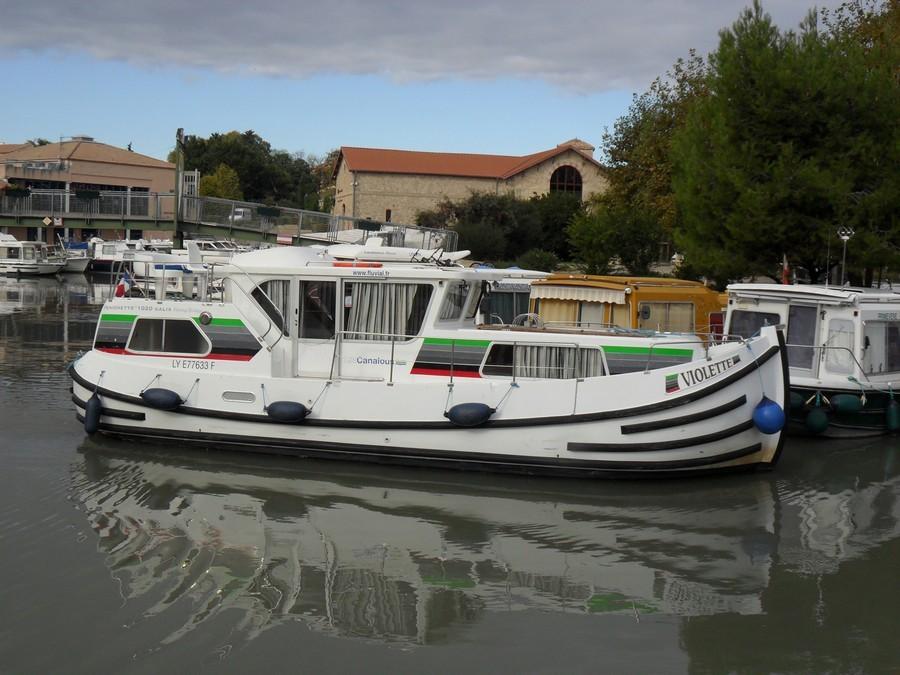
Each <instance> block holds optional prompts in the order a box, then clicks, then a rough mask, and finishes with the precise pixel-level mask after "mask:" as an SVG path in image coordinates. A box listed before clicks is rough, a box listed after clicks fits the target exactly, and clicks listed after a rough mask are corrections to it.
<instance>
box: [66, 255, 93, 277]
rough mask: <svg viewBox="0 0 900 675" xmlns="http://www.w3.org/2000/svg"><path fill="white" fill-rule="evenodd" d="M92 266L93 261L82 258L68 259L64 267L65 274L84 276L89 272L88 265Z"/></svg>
mask: <svg viewBox="0 0 900 675" xmlns="http://www.w3.org/2000/svg"><path fill="white" fill-rule="evenodd" d="M90 264H91V259H90V258H88V257H86V256H82V257H79V258H66V264H65V267H63V269H62V271H63V272H71V273H74V274H84V273H85V272H86V271H87V268H88V265H90Z"/></svg>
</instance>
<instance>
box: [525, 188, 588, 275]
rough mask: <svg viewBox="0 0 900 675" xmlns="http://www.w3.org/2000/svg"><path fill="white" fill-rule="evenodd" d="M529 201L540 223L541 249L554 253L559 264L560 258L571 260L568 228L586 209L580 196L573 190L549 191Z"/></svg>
mask: <svg viewBox="0 0 900 675" xmlns="http://www.w3.org/2000/svg"><path fill="white" fill-rule="evenodd" d="M529 201H530V202H531V205H532V207H533V208H534V210H535V215H536V217H537V219H538V222H539V223H540V236H539V241H540V249H541V250H544V251H547V252H550V253H552V254H553V255H554V256H555V258H556V261H557V264H558V263H559V260H571V258H572V247H571V245H570V243H569V237H568V236H567V234H566V228H567V227H568V226H569V224H570V223H571V222H572V220H573V219H574V218H575V216H576V215H577V214H579V213H581V212H582V211H583V210H584V205H583V204H582V202H581V199H580V198H579V196H578V195H576V194H574V193H571V192H548V193H546V194H543V195H538V196H536V197H532V198H531V199H530V200H529ZM523 267H524V265H523Z"/></svg>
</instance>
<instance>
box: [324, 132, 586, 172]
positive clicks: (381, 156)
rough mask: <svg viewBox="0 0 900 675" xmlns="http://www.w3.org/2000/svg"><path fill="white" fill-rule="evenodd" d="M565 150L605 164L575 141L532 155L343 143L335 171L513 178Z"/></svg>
mask: <svg viewBox="0 0 900 675" xmlns="http://www.w3.org/2000/svg"><path fill="white" fill-rule="evenodd" d="M566 152H577V153H578V154H579V155H580V156H581V157H582V158H584V159H586V160H587V161H589V162H591V163H593V164H595V165H596V166H597V167H598V168H600V169H603V168H604V167H603V165H601V164H600V163H599V162H597V161H596V160H595V159H594V158H593V157H591V156H590V154H588V153H587V152H586V151H585V150H583V149H582V148H581V146H579V145H576V144H575V143H574V142H573V141H570V142H567V143H563V144H561V145H558V146H557V147H555V148H552V149H550V150H544V151H543V152H536V153H534V154H531V155H524V156H521V157H519V156H513V155H478V154H467V153H456V152H417V151H412V150H387V149H380V148H354V147H346V146H345V147H341V154H340V157H339V158H338V161H337V163H336V164H335V168H334V175H337V171H338V169H339V168H340V165H341V162H346V163H347V167H348V168H349V169H350V170H351V171H361V172H367V173H401V174H420V175H430V176H460V177H465V178H494V179H498V180H502V179H506V178H510V177H512V176H515V175H516V174H518V173H521V172H523V171H525V170H526V169H529V168H531V167H533V166H536V165H538V164H540V163H541V162H544V161H546V160H548V159H551V158H553V157H556V156H557V155H561V154H563V153H566Z"/></svg>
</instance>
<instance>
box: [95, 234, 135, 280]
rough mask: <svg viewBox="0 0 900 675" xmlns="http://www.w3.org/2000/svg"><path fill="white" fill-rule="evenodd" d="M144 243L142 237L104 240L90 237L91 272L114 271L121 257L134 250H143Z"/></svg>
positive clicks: (118, 265)
mask: <svg viewBox="0 0 900 675" xmlns="http://www.w3.org/2000/svg"><path fill="white" fill-rule="evenodd" d="M145 243H146V242H145V241H144V240H143V239H118V240H115V241H104V240H103V239H101V238H100V237H92V238H91V239H90V241H89V242H88V251H89V255H90V258H91V263H90V269H91V271H92V272H114V271H115V270H117V269H118V268H119V267H120V265H121V262H122V260H123V259H126V258H128V257H129V255H130V254H133V253H134V252H135V251H141V250H143V249H144V245H145Z"/></svg>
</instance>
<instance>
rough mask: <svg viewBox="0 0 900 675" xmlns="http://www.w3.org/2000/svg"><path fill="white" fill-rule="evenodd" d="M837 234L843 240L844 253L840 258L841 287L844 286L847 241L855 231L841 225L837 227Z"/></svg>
mask: <svg viewBox="0 0 900 675" xmlns="http://www.w3.org/2000/svg"><path fill="white" fill-rule="evenodd" d="M837 233H838V236H839V237H840V238H841V241H842V242H844V255H843V257H842V258H841V288H843V287H844V268H845V267H846V266H847V242H848V241H850V237H852V236H853V235H854V234H855V232H854V231H853V228H852V227H846V226H842V227H839V228H838V231H837Z"/></svg>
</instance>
